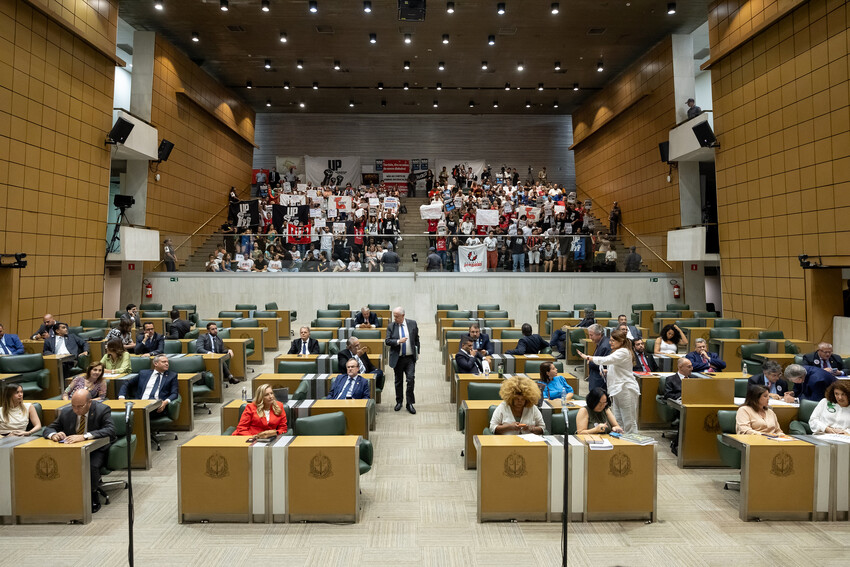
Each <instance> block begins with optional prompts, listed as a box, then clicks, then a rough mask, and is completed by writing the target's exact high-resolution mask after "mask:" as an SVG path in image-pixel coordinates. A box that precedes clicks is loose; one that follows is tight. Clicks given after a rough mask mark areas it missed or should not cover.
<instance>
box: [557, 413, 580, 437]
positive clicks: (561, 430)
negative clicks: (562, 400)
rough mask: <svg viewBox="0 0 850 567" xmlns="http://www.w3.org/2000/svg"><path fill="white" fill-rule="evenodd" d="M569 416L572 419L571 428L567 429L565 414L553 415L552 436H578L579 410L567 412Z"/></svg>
mask: <svg viewBox="0 0 850 567" xmlns="http://www.w3.org/2000/svg"><path fill="white" fill-rule="evenodd" d="M567 415H568V416H569V418H570V426H569V427H567V423H566V420H565V419H564V414H563V413H555V414H552V435H564V434H566V435H575V434H576V417H577V416H578V410H577V409H574V410H567Z"/></svg>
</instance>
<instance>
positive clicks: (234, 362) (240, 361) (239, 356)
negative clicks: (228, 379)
mask: <svg viewBox="0 0 850 567" xmlns="http://www.w3.org/2000/svg"><path fill="white" fill-rule="evenodd" d="M248 340H249V339H235V338H234V339H221V342H222V343H224V346H225V347H226V348H228V349H230V350H232V351H233V357H232V358H231V359H230V373H231V374H232V375H233V377H234V378H245V374H246V373H247V367H248V364H247V358H248V355H247V352H248ZM254 344H255V345H256V343H254ZM255 350H256V349H255Z"/></svg>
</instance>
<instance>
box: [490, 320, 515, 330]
mask: <svg viewBox="0 0 850 567" xmlns="http://www.w3.org/2000/svg"><path fill="white" fill-rule="evenodd" d="M484 326H485V327H490V328H491V329H500V328H502V329H503V328H505V327H511V326H512V325H511V322H510V320H509V319H485V320H484Z"/></svg>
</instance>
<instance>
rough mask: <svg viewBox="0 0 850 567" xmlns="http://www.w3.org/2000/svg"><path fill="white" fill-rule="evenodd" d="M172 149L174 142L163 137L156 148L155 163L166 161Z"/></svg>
mask: <svg viewBox="0 0 850 567" xmlns="http://www.w3.org/2000/svg"><path fill="white" fill-rule="evenodd" d="M173 149H174V144H173V143H171V142H169V141H168V140H166V139H165V138H163V139H162V142H160V143H159V150H157V158H158V159H157V160H156V161H157V163H160V162H163V161H168V156H170V155H171V150H173Z"/></svg>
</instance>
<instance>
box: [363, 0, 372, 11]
mask: <svg viewBox="0 0 850 567" xmlns="http://www.w3.org/2000/svg"><path fill="white" fill-rule="evenodd" d="M363 11H364V12H366V13H367V14H371V13H372V3H371V2H369V1H368V0H367V1H366V2H363Z"/></svg>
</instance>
